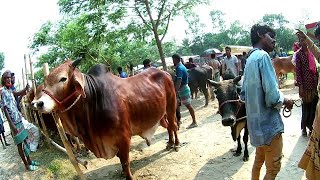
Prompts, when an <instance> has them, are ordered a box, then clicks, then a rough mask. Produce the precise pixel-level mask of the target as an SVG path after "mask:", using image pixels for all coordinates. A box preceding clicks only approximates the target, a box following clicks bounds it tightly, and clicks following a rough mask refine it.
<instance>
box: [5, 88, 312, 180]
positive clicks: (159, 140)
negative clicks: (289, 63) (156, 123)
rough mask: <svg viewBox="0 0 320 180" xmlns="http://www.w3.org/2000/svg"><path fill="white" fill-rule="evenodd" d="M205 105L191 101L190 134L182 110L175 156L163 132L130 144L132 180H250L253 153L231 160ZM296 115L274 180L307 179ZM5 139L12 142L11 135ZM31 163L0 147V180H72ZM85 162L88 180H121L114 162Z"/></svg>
mask: <svg viewBox="0 0 320 180" xmlns="http://www.w3.org/2000/svg"><path fill="white" fill-rule="evenodd" d="M282 91H283V92H284V93H285V94H286V96H287V97H291V98H293V99H297V98H298V95H297V89H292V86H289V88H287V89H282ZM203 104H204V99H203V96H201V97H200V99H197V100H193V105H194V107H195V109H196V117H197V119H198V123H199V127H197V128H194V129H188V130H187V129H186V127H187V126H188V125H189V123H190V122H191V117H190V115H189V112H188V111H187V110H186V109H185V108H183V109H182V115H183V119H182V120H183V124H182V127H181V128H180V131H179V138H180V141H181V143H182V147H181V148H180V151H179V152H174V151H166V150H165V146H166V142H167V133H166V131H165V129H164V128H162V127H159V129H158V130H157V132H156V134H155V136H154V138H153V141H152V145H151V146H150V147H148V146H147V145H146V143H145V141H144V140H142V139H141V138H140V137H134V138H133V139H132V148H131V152H130V157H131V169H132V172H133V175H134V178H135V179H166V180H167V179H181V180H182V179H183V180H184V179H210V180H211V179H217V180H231V179H234V180H241V179H244V180H247V179H250V174H251V167H252V164H253V160H254V154H255V148H254V147H252V146H251V145H249V155H250V158H249V161H248V162H243V161H242V156H240V157H234V156H233V155H232V153H231V152H230V149H231V148H233V147H234V142H233V140H232V138H231V135H230V128H228V127H224V126H222V124H221V121H220V120H221V116H220V115H216V114H215V112H216V111H217V102H216V101H211V102H210V104H209V106H208V107H206V108H203ZM300 116H301V109H300V108H296V107H295V108H294V109H293V111H292V115H291V116H290V117H289V118H283V121H284V123H285V133H284V135H283V139H284V150H283V152H284V158H283V161H282V169H281V171H280V173H279V175H278V177H277V179H281V180H282V179H284V180H286V179H289V180H300V179H306V178H305V176H304V172H303V171H302V170H301V169H299V168H298V167H297V163H298V161H299V160H300V157H301V155H302V154H303V152H304V149H305V147H306V145H307V142H308V138H307V137H302V136H301V132H300ZM8 139H9V141H10V142H11V143H12V138H11V137H10V136H8ZM58 155H59V154H58ZM58 157H61V159H62V160H63V162H64V164H66V166H68V168H69V169H70V170H69V172H70V173H75V172H74V170H72V168H70V167H72V166H71V165H70V163H69V162H68V161H67V159H66V156H65V155H63V154H61V155H59V156H58ZM35 158H38V159H39V160H40V162H42V166H41V168H40V169H39V170H38V171H36V172H27V171H25V170H24V167H23V166H22V162H21V160H20V159H19V158H18V154H17V149H16V147H15V146H13V145H11V146H10V147H8V148H7V149H6V150H2V147H1V146H0V179H70V177H68V176H66V177H61V176H60V177H56V176H55V175H54V170H52V172H53V173H52V174H49V175H48V173H47V172H46V168H47V167H52V163H54V161H55V159H51V160H50V161H43V160H42V159H41V158H45V157H39V156H36V157H35ZM88 160H89V165H88V168H89V169H88V170H84V172H85V174H86V176H87V178H88V179H124V177H123V176H121V165H120V162H119V159H118V158H116V157H115V158H113V159H109V160H104V159H97V158H93V157H90V158H88ZM45 163H47V164H45ZM50 163H51V164H50ZM49 169H50V168H49ZM51 169H52V168H51ZM264 173H265V168H263V169H262V172H261V177H262V175H264Z"/></svg>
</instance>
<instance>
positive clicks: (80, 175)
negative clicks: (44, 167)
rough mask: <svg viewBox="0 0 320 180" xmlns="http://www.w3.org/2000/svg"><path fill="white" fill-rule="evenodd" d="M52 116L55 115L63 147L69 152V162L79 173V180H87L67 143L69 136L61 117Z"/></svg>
mask: <svg viewBox="0 0 320 180" xmlns="http://www.w3.org/2000/svg"><path fill="white" fill-rule="evenodd" d="M52 115H53V119H54V121H55V122H56V125H57V128H58V131H59V134H60V137H61V140H62V142H63V145H64V147H65V148H66V150H67V154H68V156H69V160H70V161H71V163H72V165H73V166H74V168H75V169H76V171H77V173H78V175H79V178H80V179H81V180H85V179H86V178H85V176H84V174H83V172H82V171H81V169H80V167H79V165H78V162H77V160H76V158H75V156H74V154H73V152H72V149H71V145H70V144H69V142H68V141H67V136H66V134H65V131H64V129H63V126H62V123H61V120H60V117H59V116H58V115H57V114H56V113H53V114H52Z"/></svg>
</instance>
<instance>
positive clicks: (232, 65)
mask: <svg viewBox="0 0 320 180" xmlns="http://www.w3.org/2000/svg"><path fill="white" fill-rule="evenodd" d="M225 50H226V56H225V57H224V58H223V61H222V77H223V79H229V77H230V76H234V77H236V76H238V75H239V63H238V58H237V57H236V56H234V55H231V48H230V47H228V46H227V47H225ZM226 75H228V77H226Z"/></svg>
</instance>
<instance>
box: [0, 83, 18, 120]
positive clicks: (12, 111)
mask: <svg viewBox="0 0 320 180" xmlns="http://www.w3.org/2000/svg"><path fill="white" fill-rule="evenodd" d="M1 98H2V104H3V106H4V107H7V110H8V113H9V116H10V118H11V120H12V122H13V123H14V124H18V123H19V122H21V121H22V115H21V113H20V111H19V110H18V108H17V104H16V100H15V99H14V96H13V93H12V89H7V88H6V87H3V89H2V94H1Z"/></svg>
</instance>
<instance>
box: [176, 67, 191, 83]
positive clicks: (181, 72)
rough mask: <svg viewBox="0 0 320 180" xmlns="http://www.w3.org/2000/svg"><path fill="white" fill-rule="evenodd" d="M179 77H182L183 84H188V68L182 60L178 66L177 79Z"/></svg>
mask: <svg viewBox="0 0 320 180" xmlns="http://www.w3.org/2000/svg"><path fill="white" fill-rule="evenodd" d="M178 79H182V80H181V86H183V85H186V84H188V70H187V68H186V67H185V66H184V65H183V64H182V63H181V62H180V63H179V64H178V65H177V67H176V80H178Z"/></svg>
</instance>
